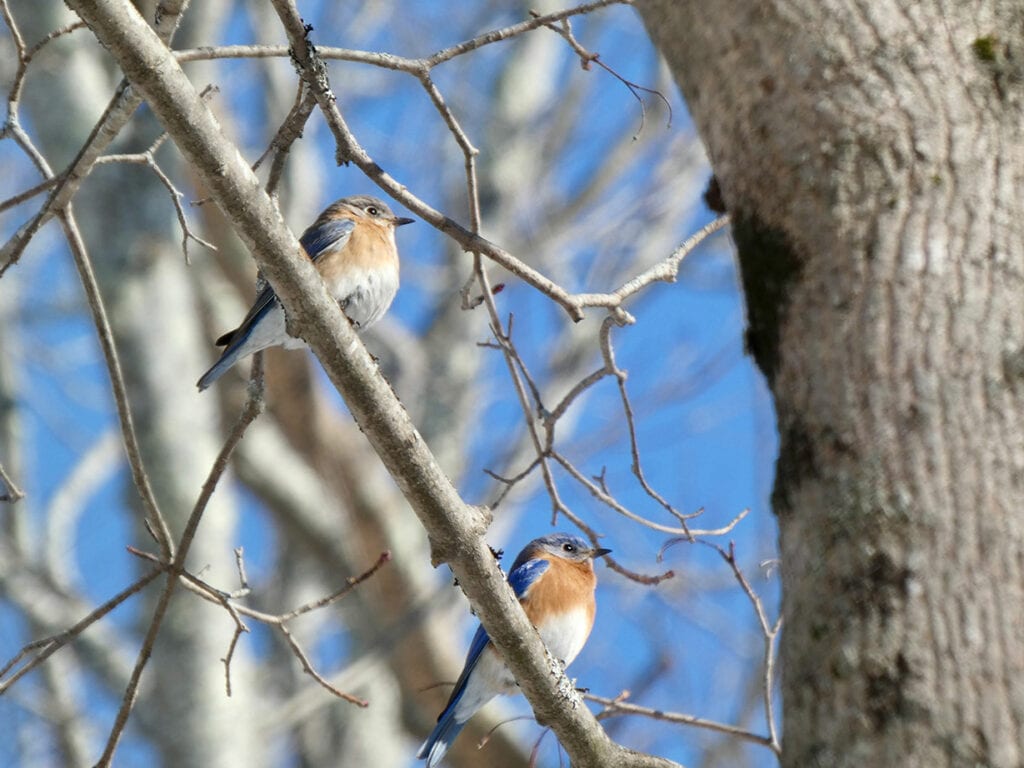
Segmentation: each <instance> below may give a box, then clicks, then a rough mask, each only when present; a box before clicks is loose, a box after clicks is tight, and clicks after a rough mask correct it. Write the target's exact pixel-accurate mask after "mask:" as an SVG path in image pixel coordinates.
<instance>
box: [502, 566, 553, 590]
mask: <svg viewBox="0 0 1024 768" xmlns="http://www.w3.org/2000/svg"><path fill="white" fill-rule="evenodd" d="M550 566H551V563H550V562H548V561H547V560H542V559H537V560H527V561H526V562H525V563H522V564H521V565H519V566H517V567H515V568H513V569H512V572H511V573H510V574H509V575H508V583H509V584H510V585H512V591H513V592H515V593H516V597H518V598H519V599H520V600H521V599H522V598H523V597H524V596H525V595H526V592H527V590H528V589H529V588H530V587H531V586H533V584H534V582H536V581H537V579H539V578H540V577H541V575H542V574H543V573H544V572H545V571H546V570H547V569H548V568H549V567H550Z"/></svg>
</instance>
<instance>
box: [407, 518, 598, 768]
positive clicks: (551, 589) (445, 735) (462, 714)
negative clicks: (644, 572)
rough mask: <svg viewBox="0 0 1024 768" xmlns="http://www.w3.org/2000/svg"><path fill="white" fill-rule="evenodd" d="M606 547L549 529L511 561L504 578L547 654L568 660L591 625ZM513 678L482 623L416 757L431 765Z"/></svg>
mask: <svg viewBox="0 0 1024 768" xmlns="http://www.w3.org/2000/svg"><path fill="white" fill-rule="evenodd" d="M609 552H611V550H610V549H600V548H592V547H590V546H589V545H588V544H587V542H585V541H584V540H583V539H581V538H580V537H578V536H572V535H570V534H568V533H552V534H549V535H547V536H541V537H540V538H539V539H534V540H533V541H531V542H530V543H529V544H527V545H526V547H525V548H524V549H523V551H522V552H520V553H519V556H518V557H517V558H516V560H515V562H514V563H512V570H511V571H509V574H508V583H509V584H510V585H511V586H512V590H513V591H514V592H515V593H516V597H518V598H519V602H520V603H522V605H523V610H525V611H526V615H527V617H528V618H529V619H530V621H531V622H533V626H535V627H536V628H537V631H538V632H539V633H540V637H541V639H542V640H543V641H544V644H545V645H546V646H547V649H548V650H549V651H550V652H551V655H552V656H554V657H555V658H556V659H558V660H559V661H561V662H562V666H563V667H565V666H568V665H569V663H570V662H571V661H572V660H573V659H575V658H576V655H577V654H578V653H579V652H580V650H581V649H582V648H583V644H584V643H585V642H587V637H588V636H589V635H590V629H591V627H593V626H594V612H595V611H596V610H597V605H596V603H595V602H594V588H595V587H596V586H597V576H596V575H595V574H594V563H593V561H594V558H595V557H601V556H602V555H607V554H608V553H609ZM515 692H516V681H515V679H514V678H513V677H512V674H511V673H510V672H509V671H508V669H507V668H506V667H505V662H504V661H502V660H501V657H500V656H499V655H498V652H497V650H495V648H494V646H493V645H492V644H491V639H490V638H489V637H488V636H487V631H486V630H485V629H484V628H483V626H480V627H478V628H477V630H476V634H475V635H473V642H472V643H470V645H469V653H467V654H466V663H465V665H464V666H463V668H462V674H461V675H459V679H458V680H457V681H456V682H455V690H453V691H452V695H451V698H449V699H448V704H447V705H446V706H445V708H444V711H442V712H441V714H440V716H439V717H438V718H437V725H436V726H434V730H433V731H432V732H431V734H430V736H428V737H427V740H426V741H425V742H423V746H422V747H420V751H419V752H418V753H417V754H416V757H419V758H421V759H422V758H426V760H427V768H434V766H436V765H437V764H438V763H440V762H441V760H442V759H443V758H444V755H445V752H447V751H448V747H450V746H451V744H452V742H453V741H454V740H455V737H456V736H458V734H459V731H461V730H462V728H463V726H464V725H465V724H466V721H467V720H469V718H471V717H472V716H473V715H474V714H476V712H477V710H479V709H480V708H481V707H482V706H483V705H484V704H486V703H487V702H488V701H490V700H491V699H493V698H494V697H495V696H497V695H498V694H499V693H507V694H511V693H515Z"/></svg>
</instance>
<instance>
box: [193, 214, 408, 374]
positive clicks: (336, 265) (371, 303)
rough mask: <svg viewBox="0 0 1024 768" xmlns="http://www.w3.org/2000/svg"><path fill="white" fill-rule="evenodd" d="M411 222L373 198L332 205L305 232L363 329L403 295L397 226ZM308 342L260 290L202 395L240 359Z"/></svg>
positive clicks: (227, 338) (327, 278)
mask: <svg viewBox="0 0 1024 768" xmlns="http://www.w3.org/2000/svg"><path fill="white" fill-rule="evenodd" d="M411 222H412V219H406V218H402V217H399V216H395V214H393V213H392V212H391V209H390V208H388V206H387V204H386V203H384V202H383V201H382V200H378V199H377V198H376V197H370V196H369V195H355V196H354V197H345V198H342V199H341V200H338V201H336V202H334V203H331V204H330V205H329V206H327V208H326V209H325V210H324V212H323V213H321V214H320V217H319V218H318V219H317V220H316V221H315V222H313V226H311V227H310V228H309V229H307V230H306V231H305V232H303V233H302V237H301V238H299V242H300V243H301V244H302V247H303V249H305V252H306V253H307V254H308V255H309V258H310V259H312V261H313V264H314V265H316V268H317V271H318V272H319V273H320V276H321V277H322V278H323V279H324V282H326V283H327V288H328V290H330V292H331V295H332V296H334V298H336V299H337V300H338V304H339V305H340V306H341V309H342V311H343V312H344V313H345V315H346V316H348V319H349V320H350V321H352V324H353V325H354V326H355V327H356V328H359V329H362V328H366V327H367V326H369V325H370V324H371V323H374V322H376V321H377V320H378V319H380V316H381V315H383V314H384V313H385V312H386V311H387V308H388V307H389V306H391V300H392V299H393V298H395V293H396V292H397V291H398V248H397V246H396V245H395V227H400V226H402V225H403V224H410V223H411ZM305 345H306V342H304V341H303V340H302V339H297V338H295V337H293V336H289V335H288V332H287V331H286V330H285V317H284V309H283V308H282V307H281V303H280V302H279V301H278V299H277V296H276V295H274V289H273V288H271V287H270V286H269V285H268V286H267V287H266V288H264V289H263V290H262V291H260V294H259V295H258V296H257V297H256V303H255V304H253V306H252V309H250V310H249V314H247V315H246V316H245V319H244V320H242V324H241V325H240V326H238V328H236V329H235V330H233V331H228V332H227V333H225V334H224V335H223V336H221V337H220V338H219V339H217V346H219V347H221V346H222V347H225V349H224V352H223V353H222V354H221V356H220V359H219V360H217V362H216V363H215V364H214V365H213V367H212V368H210V370H208V371H207V372H206V373H204V374H203V377H202V378H201V379H199V381H198V383H197V384H196V386H197V387H199V390H200V391H202V390H204V389H206V388H207V387H208V386H210V385H211V384H212V383H213V382H215V381H216V380H217V379H219V378H220V377H221V376H222V375H223V374H224V372H225V371H226V370H227V369H228V368H230V367H231V366H232V365H234V364H235V363H236V362H237V361H238V360H240V359H241V358H243V357H246V356H248V355H251V354H253V353H254V352H259V351H260V350H261V349H266V348H267V347H276V346H283V347H285V348H286V349H296V348H299V347H304V346H305Z"/></svg>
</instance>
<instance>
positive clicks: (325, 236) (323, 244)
mask: <svg viewBox="0 0 1024 768" xmlns="http://www.w3.org/2000/svg"><path fill="white" fill-rule="evenodd" d="M355 228H356V223H355V222H354V221H352V219H328V220H327V221H318V222H316V223H315V224H314V225H313V226H311V227H310V228H309V229H307V230H306V231H305V232H303V233H302V237H300V238H299V242H300V243H302V247H303V248H305V249H306V253H308V254H309V258H311V259H312V260H313V261H316V260H317V259H319V258H320V256H321V255H323V254H324V253H325V252H327V251H334V250H337V249H338V248H341V247H342V246H343V245H345V243H346V242H348V239H349V237H351V235H352V230H353V229H355Z"/></svg>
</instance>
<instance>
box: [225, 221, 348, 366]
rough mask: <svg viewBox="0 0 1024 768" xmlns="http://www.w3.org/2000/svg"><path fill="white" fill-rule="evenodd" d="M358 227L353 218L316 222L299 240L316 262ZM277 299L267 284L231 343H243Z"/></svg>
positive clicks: (233, 334) (233, 335)
mask: <svg viewBox="0 0 1024 768" xmlns="http://www.w3.org/2000/svg"><path fill="white" fill-rule="evenodd" d="M355 228H356V223H355V222H354V221H352V219H331V220H330V221H325V222H323V223H318V224H314V225H313V226H311V227H310V228H309V229H307V230H306V231H305V232H303V233H302V237H301V238H299V242H300V243H301V244H302V247H303V248H304V249H305V250H306V253H307V254H308V255H309V258H310V259H311V260H312V262H313V263H314V264H316V262H317V260H318V259H319V258H320V257H321V256H323V255H324V254H325V253H327V251H330V250H335V249H337V248H341V247H342V246H343V245H345V243H346V242H347V241H348V239H349V237H350V236H351V235H352V230H353V229H355ZM276 299H277V296H276V295H275V294H274V289H273V288H271V287H270V286H269V285H267V286H266V287H265V288H264V289H263V290H262V291H260V295H259V296H257V297H256V302H255V303H254V304H253V305H252V309H250V310H249V314H248V315H246V316H245V319H244V320H242V324H241V325H239V326H238V329H237V330H235V331H233V332H232V335H231V338H230V341H229V344H230V345H231V346H235V344H236V341H237V343H239V344H240V343H242V342H243V341H244V340H245V339H244V338H243V337H247V336H248V335H249V334H248V331H249V330H250V329H251V328H252V327H253V326H254V325H256V323H258V322H259V321H260V320H262V319H263V316H264V315H266V314H267V312H268V311H269V309H270V307H271V305H272V304H273V303H274V301H275V300H276ZM229 350H230V347H229V348H228V349H226V350H224V354H227V353H228V351H229Z"/></svg>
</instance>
